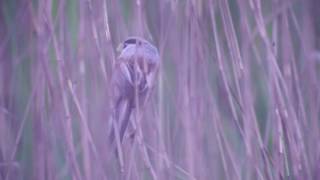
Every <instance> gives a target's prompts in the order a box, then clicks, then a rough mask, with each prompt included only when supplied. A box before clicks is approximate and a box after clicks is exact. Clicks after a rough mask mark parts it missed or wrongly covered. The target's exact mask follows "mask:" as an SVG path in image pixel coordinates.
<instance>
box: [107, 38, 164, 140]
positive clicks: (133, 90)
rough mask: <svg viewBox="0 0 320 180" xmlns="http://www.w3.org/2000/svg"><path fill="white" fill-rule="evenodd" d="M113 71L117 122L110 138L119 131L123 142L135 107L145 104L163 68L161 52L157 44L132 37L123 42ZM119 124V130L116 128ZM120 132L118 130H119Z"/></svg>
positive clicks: (113, 107)
mask: <svg viewBox="0 0 320 180" xmlns="http://www.w3.org/2000/svg"><path fill="white" fill-rule="evenodd" d="M118 50H119V51H121V52H120V55H119V56H118V58H117V60H116V62H115V65H114V68H113V73H112V92H113V93H112V114H113V115H112V116H113V124H116V125H117V126H113V128H112V129H111V133H110V135H109V139H110V141H111V142H113V141H114V138H115V136H116V135H119V136H118V137H120V142H122V141H123V138H124V135H125V133H126V130H127V128H128V125H129V122H130V115H131V113H132V111H133V110H134V109H136V108H137V106H138V107H141V106H143V104H144V103H145V101H146V97H147V95H148V94H149V93H150V92H151V90H152V87H153V85H154V81H155V79H156V75H157V72H158V69H159V63H160V62H159V61H160V57H159V53H158V50H157V48H156V47H155V46H153V45H152V44H151V43H149V42H148V41H146V40H144V39H142V38H139V37H130V38H128V39H127V40H125V41H124V42H123V43H121V44H120V49H118ZM115 127H117V128H118V130H115ZM116 133H118V134H116Z"/></svg>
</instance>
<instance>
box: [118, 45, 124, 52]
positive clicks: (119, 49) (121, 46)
mask: <svg viewBox="0 0 320 180" xmlns="http://www.w3.org/2000/svg"><path fill="white" fill-rule="evenodd" d="M122 50H123V43H120V44H119V45H118V47H117V52H118V53H120V52H121V51H122Z"/></svg>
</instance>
